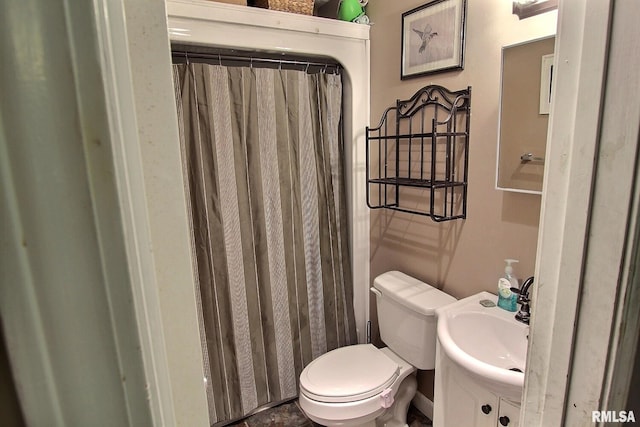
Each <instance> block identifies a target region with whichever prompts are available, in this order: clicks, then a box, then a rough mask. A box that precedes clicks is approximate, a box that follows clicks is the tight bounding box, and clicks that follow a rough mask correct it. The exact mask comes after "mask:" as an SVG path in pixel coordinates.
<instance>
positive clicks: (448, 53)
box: [400, 0, 467, 80]
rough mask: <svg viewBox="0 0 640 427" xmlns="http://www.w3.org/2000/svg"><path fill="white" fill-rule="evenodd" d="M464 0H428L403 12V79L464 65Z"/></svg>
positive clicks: (401, 60)
mask: <svg viewBox="0 0 640 427" xmlns="http://www.w3.org/2000/svg"><path fill="white" fill-rule="evenodd" d="M466 14H467V0H431V1H429V2H428V3H425V4H423V5H422V6H418V7H416V8H415V9H412V10H410V11H408V12H405V13H403V14H402V46H401V49H400V51H401V55H402V57H401V59H400V64H401V65H400V67H401V70H400V78H401V79H402V80H405V79H409V78H414V77H419V76H424V75H427V74H433V73H440V72H444V71H452V70H462V69H464V44H465V27H466Z"/></svg>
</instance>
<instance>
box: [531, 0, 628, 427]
mask: <svg viewBox="0 0 640 427" xmlns="http://www.w3.org/2000/svg"><path fill="white" fill-rule="evenodd" d="M638 18H640V8H639V7H638V3H637V2H633V1H624V0H623V1H617V2H615V1H612V0H596V1H584V0H565V1H561V3H560V10H559V15H558V19H559V25H558V36H557V41H556V60H555V63H554V66H555V69H556V70H558V72H557V73H554V74H555V75H557V80H556V82H555V88H554V95H553V96H554V99H553V106H552V112H551V121H550V126H549V144H548V145H547V153H546V156H545V158H546V159H547V165H546V169H545V179H544V189H543V203H542V216H541V228H540V234H539V242H538V254H537V265H536V274H535V275H536V282H535V285H534V286H535V288H534V295H533V301H534V302H533V307H534V315H533V318H532V325H531V334H530V343H529V356H528V365H527V376H526V383H525V390H524V401H523V411H522V417H521V421H522V423H521V425H523V426H526V427H529V426H531V427H533V426H536V427H537V426H540V427H547V426H581V425H590V424H591V412H592V411H596V410H606V409H607V408H605V407H603V406H604V403H603V397H605V394H606V393H605V391H606V389H607V382H608V379H607V378H608V377H610V376H611V371H612V365H611V364H608V363H606V361H607V360H608V358H609V357H611V356H613V353H614V351H613V350H610V348H609V344H610V343H611V344H612V349H615V347H616V344H615V343H616V339H617V338H616V336H617V331H618V330H619V328H620V325H621V322H622V319H621V318H620V316H617V313H618V311H619V310H622V307H617V303H618V302H619V301H621V298H624V295H625V292H626V287H627V282H628V280H627V276H628V274H629V271H630V268H631V265H630V263H629V262H628V257H629V254H630V253H631V252H632V250H633V249H634V248H635V247H636V246H637V242H635V241H633V239H629V238H628V237H627V230H633V229H634V227H635V223H636V220H635V218H636V217H637V212H638V200H637V195H636V194H635V193H634V191H637V188H635V184H636V182H637V180H638V171H637V164H636V162H637V159H636V156H637V153H638V129H639V128H640V109H639V104H638V99H637V96H636V95H637V93H638V90H639V88H640V79H639V78H638V76H639V75H640V67H639V61H638V59H639V57H638V55H637V53H636V50H635V49H632V48H631V46H634V44H633V43H636V42H635V41H634V40H637V38H638V36H639V35H638V29H637V20H638ZM634 188H635V190H634ZM630 237H633V235H632V236H630ZM619 409H620V408H619Z"/></svg>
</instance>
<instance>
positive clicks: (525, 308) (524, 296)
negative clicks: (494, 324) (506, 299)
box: [511, 276, 533, 325]
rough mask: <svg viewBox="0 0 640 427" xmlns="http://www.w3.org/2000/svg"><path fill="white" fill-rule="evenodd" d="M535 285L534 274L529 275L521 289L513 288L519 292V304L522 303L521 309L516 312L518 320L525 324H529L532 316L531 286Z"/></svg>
mask: <svg viewBox="0 0 640 427" xmlns="http://www.w3.org/2000/svg"><path fill="white" fill-rule="evenodd" d="M531 285H533V276H531V277H529V278H528V279H527V280H525V281H524V282H523V283H522V286H521V287H520V289H518V288H511V292H515V293H516V294H518V304H520V310H519V311H518V313H516V320H517V321H519V322H522V323H524V324H527V325H528V324H529V319H530V318H531V307H530V306H529V303H530V302H531V300H530V299H529V288H530V287H531Z"/></svg>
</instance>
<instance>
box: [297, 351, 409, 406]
mask: <svg viewBox="0 0 640 427" xmlns="http://www.w3.org/2000/svg"><path fill="white" fill-rule="evenodd" d="M399 374H400V366H399V365H398V363H396V362H395V361H394V360H392V359H391V358H389V357H388V356H387V355H386V354H385V353H384V352H382V351H381V350H379V349H377V348H376V347H374V346H373V345H372V344H359V345H352V346H348V347H342V348H339V349H336V350H333V351H330V352H329V353H326V354H324V355H322V356H320V357H319V358H317V359H316V360H314V361H313V362H311V363H310V364H309V365H308V366H307V367H306V368H305V369H304V371H303V372H302V375H301V376H300V389H301V392H302V393H304V394H305V395H306V396H307V397H309V398H311V399H313V400H315V401H318V402H327V403H340V402H355V401H359V400H364V399H367V398H369V397H372V396H375V395H378V394H380V393H382V392H383V391H384V390H385V389H387V388H389V387H390V386H391V385H392V384H393V383H394V382H395V381H396V380H397V379H398V376H399Z"/></svg>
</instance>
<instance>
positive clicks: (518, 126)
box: [496, 37, 555, 194]
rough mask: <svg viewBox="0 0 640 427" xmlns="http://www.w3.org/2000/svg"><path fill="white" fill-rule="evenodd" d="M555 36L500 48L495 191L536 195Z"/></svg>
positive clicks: (547, 119)
mask: <svg viewBox="0 0 640 427" xmlns="http://www.w3.org/2000/svg"><path fill="white" fill-rule="evenodd" d="M554 45H555V37H547V38H544V39H539V40H534V41H530V42H526V43H521V44H517V45H513V46H506V47H504V48H503V49H502V89H501V96H500V120H499V123H500V124H499V130H498V131H499V132H498V162H497V163H498V164H497V173H496V187H497V188H498V189H501V190H508V191H517V192H523V193H534V194H540V193H541V192H542V176H543V173H544V153H545V150H546V145H547V142H546V141H547V127H548V123H549V103H550V100H551V99H550V96H551V83H552V81H553V51H554Z"/></svg>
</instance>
